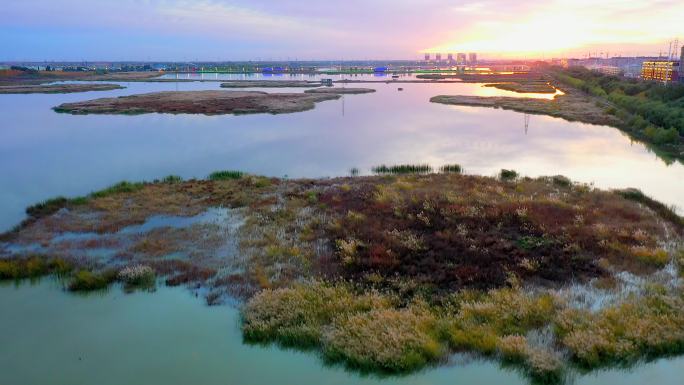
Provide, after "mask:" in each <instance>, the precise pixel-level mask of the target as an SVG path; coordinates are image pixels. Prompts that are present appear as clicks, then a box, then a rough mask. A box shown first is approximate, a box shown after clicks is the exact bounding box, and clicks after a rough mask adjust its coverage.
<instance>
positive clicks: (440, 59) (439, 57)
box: [435, 53, 442, 62]
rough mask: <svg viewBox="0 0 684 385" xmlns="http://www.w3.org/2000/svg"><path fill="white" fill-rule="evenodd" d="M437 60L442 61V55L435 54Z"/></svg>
mask: <svg viewBox="0 0 684 385" xmlns="http://www.w3.org/2000/svg"><path fill="white" fill-rule="evenodd" d="M435 60H436V61H438V62H440V61H442V54H441V53H438V54H435Z"/></svg>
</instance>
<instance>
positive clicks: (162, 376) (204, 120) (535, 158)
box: [0, 75, 684, 385]
mask: <svg viewBox="0 0 684 385" xmlns="http://www.w3.org/2000/svg"><path fill="white" fill-rule="evenodd" d="M188 76H189V77H192V76H200V75H188ZM202 76H207V75H202ZM209 76H212V75H209ZM216 77H218V78H219V79H225V80H230V79H240V78H242V76H241V75H216ZM319 77H320V76H319ZM323 77H331V78H334V79H338V78H352V79H354V78H358V79H374V80H378V79H379V80H388V79H387V78H382V77H376V76H373V75H359V76H358V77H350V76H348V75H346V76H323ZM263 78H270V79H274V80H278V79H283V78H284V79H292V78H291V77H289V76H284V77H278V76H272V77H264V76H262V75H254V76H251V77H249V79H255V80H258V79H263ZM295 78H296V77H295ZM302 78H303V79H305V80H306V79H309V80H312V78H311V77H308V76H306V75H304V76H303V77H302ZM313 79H316V77H314V78H313ZM205 80H206V79H205ZM121 84H123V85H125V86H127V87H128V88H127V89H124V90H114V91H106V92H89V93H82V94H65V95H0V113H1V114H2V117H3V124H2V126H1V127H0V165H1V166H0V186H2V187H1V188H0V231H2V230H6V229H9V228H10V227H11V226H13V225H15V224H16V223H18V222H19V221H20V220H21V219H22V218H23V216H24V214H23V210H24V207H26V206H27V205H30V204H33V203H35V202H37V201H39V200H43V199H46V198H50V197H53V196H56V195H67V196H74V195H82V194H86V193H88V192H90V191H92V190H96V189H100V188H102V187H105V186H107V185H110V184H113V183H115V182H117V181H119V180H123V179H128V180H143V179H148V180H149V179H154V178H158V177H162V176H165V175H168V174H178V175H181V176H183V177H186V178H189V177H204V176H206V175H208V174H209V173H210V172H212V171H215V170H219V169H239V170H244V171H247V172H252V173H257V174H264V175H270V176H285V175H287V176H289V177H321V176H337V175H346V174H348V170H349V169H350V168H352V167H358V168H360V169H361V171H362V172H363V173H368V172H369V171H370V168H371V167H372V166H374V165H378V164H381V163H386V164H393V163H407V162H420V163H423V162H427V163H430V164H432V165H433V166H435V167H438V166H440V165H442V164H446V163H459V164H461V165H463V166H464V167H465V169H466V171H467V172H469V173H477V174H484V175H493V174H494V173H496V172H497V171H498V170H499V169H501V168H513V169H516V170H519V171H521V172H522V173H523V174H526V175H530V176H536V175H553V174H565V175H567V176H569V177H571V178H573V179H575V180H578V181H582V182H587V183H595V184H596V185H597V186H599V187H605V188H622V187H637V188H640V189H642V190H643V191H645V192H646V193H647V194H649V195H652V196H654V197H655V198H657V199H659V200H661V201H664V202H666V203H668V204H675V205H678V206H680V207H684V183H682V181H684V166H682V164H681V163H674V164H670V165H668V164H666V163H665V162H663V161H662V160H660V159H659V158H657V157H656V156H655V155H654V154H653V153H651V152H649V150H648V149H647V148H646V147H645V146H643V145H641V144H638V143H633V142H631V141H630V140H629V139H628V138H627V137H626V136H625V135H624V134H622V133H621V132H620V131H618V130H617V129H614V128H610V127H601V126H593V125H587V124H581V123H571V122H566V121H563V120H560V119H555V118H550V117H543V116H532V117H531V119H530V124H529V127H528V128H527V129H526V128H525V124H524V122H525V119H524V115H523V114H519V113H516V112H511V111H502V110H494V109H482V108H471V107H454V106H444V105H438V104H431V103H429V102H428V100H429V98H430V97H432V96H435V95H438V94H462V95H506V96H519V95H517V94H514V93H511V92H507V91H502V90H497V89H494V88H484V87H482V86H481V85H478V84H410V83H407V84H385V83H373V84H360V85H349V87H372V88H375V89H377V91H378V92H377V93H375V94H367V95H351V96H345V97H344V98H342V99H341V100H338V101H328V102H323V103H321V104H319V105H317V107H316V109H314V110H312V111H307V112H303V113H296V114H287V115H267V114H265V115H249V116H230V115H227V116H211V117H209V116H201V115H160V114H148V115H141V116H105V115H99V116H98V115H90V116H72V115H66V114H57V113H54V112H53V111H52V110H51V107H53V106H56V105H58V104H60V103H64V102H70V101H79V100H86V99H91V98H97V97H109V96H121V95H130V94H135V93H140V92H153V91H162V90H200V89H218V88H219V83H218V82H202V83H199V82H198V83H121ZM338 86H339V85H338ZM398 87H402V88H403V89H404V90H403V91H398V90H397V88H398ZM264 91H268V92H303V89H301V88H297V89H265V90H264ZM537 96H542V95H537ZM546 97H548V96H546ZM155 220H156V221H161V222H163V220H165V218H152V221H155ZM104 251H106V250H104ZM0 308H1V309H3V310H2V312H0V330H2V333H0V373H2V374H1V376H0V378H1V379H0V382H1V383H2V384H3V385H4V384H8V385H14V384H22V385H30V384H45V383H50V384H70V385H74V384H92V383H98V384H121V383H127V384H146V385H149V384H157V383H159V384H162V383H163V384H187V383H201V384H281V385H287V384H309V383H310V384H352V383H353V384H374V383H384V384H387V383H392V384H395V383H397V384H402V383H405V384H450V385H454V384H456V385H457V384H493V383H505V384H526V383H527V380H526V379H525V378H524V377H522V376H521V375H520V374H518V373H517V372H515V371H510V370H504V369H501V368H500V367H499V366H498V365H497V364H496V363H493V362H489V361H474V362H471V363H468V364H464V365H451V366H446V367H440V368H436V369H429V370H426V371H423V372H420V373H416V374H414V375H411V376H408V377H400V378H391V379H385V380H382V379H379V378H377V377H373V376H371V377H362V376H360V375H358V374H356V373H349V372H347V371H345V370H343V369H342V368H340V367H326V366H324V365H322V364H321V361H320V360H319V359H318V358H317V357H316V356H315V354H312V353H299V352H293V351H288V350H282V349H278V348H275V347H254V346H247V345H244V344H242V341H241V336H240V332H239V329H238V326H237V322H238V313H237V311H236V310H235V309H233V308H231V307H228V306H223V307H217V308H208V307H206V306H204V305H203V303H202V301H201V300H198V299H196V298H194V297H193V296H192V294H191V293H190V292H189V291H187V290H185V289H182V288H160V289H159V290H158V291H157V292H156V293H155V294H148V293H136V294H132V295H124V294H122V293H121V292H120V291H119V290H111V291H109V292H107V293H105V294H101V295H100V294H96V295H91V296H85V297H84V296H75V295H71V294H68V293H65V292H63V291H61V290H60V287H59V285H58V284H57V283H56V282H54V281H50V280H44V281H42V282H41V283H39V284H37V285H33V286H31V285H22V286H19V287H14V286H12V285H3V286H0ZM682 372H684V358H678V359H673V360H659V361H656V362H654V363H650V364H645V365H640V366H638V367H635V368H633V369H630V370H608V371H602V372H597V373H594V374H591V375H588V376H579V375H578V377H577V379H576V380H575V381H574V383H577V384H597V385H598V384H602V385H605V384H608V385H610V384H620V385H630V384H643V383H651V382H652V383H657V384H659V385H668V384H681V378H680V377H681V373H682Z"/></svg>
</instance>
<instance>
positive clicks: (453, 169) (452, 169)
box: [439, 164, 463, 174]
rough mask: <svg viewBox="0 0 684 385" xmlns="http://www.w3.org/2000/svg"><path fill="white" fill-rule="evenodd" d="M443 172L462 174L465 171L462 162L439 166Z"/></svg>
mask: <svg viewBox="0 0 684 385" xmlns="http://www.w3.org/2000/svg"><path fill="white" fill-rule="evenodd" d="M439 171H441V172H443V173H452V174H460V173H462V172H463V167H461V165H460V164H445V165H444V166H442V167H440V168H439Z"/></svg>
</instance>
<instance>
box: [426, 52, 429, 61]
mask: <svg viewBox="0 0 684 385" xmlns="http://www.w3.org/2000/svg"><path fill="white" fill-rule="evenodd" d="M425 61H430V54H429V53H426V54H425Z"/></svg>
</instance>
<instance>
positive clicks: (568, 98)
mask: <svg viewBox="0 0 684 385" xmlns="http://www.w3.org/2000/svg"><path fill="white" fill-rule="evenodd" d="M430 101H431V102H433V103H441V104H450V105H459V106H474V107H492V108H502V109H504V110H513V111H517V112H524V113H527V114H540V115H549V116H554V117H557V118H563V119H565V120H569V121H578V122H583V123H591V124H602V125H608V126H617V125H619V124H620V123H621V122H620V120H619V119H618V118H617V117H615V116H613V115H610V114H606V113H605V111H604V109H603V108H602V107H601V106H598V105H596V103H594V102H593V101H592V100H591V99H589V98H587V97H585V96H584V95H583V94H582V93H580V92H579V91H573V90H566V91H565V94H564V95H558V96H556V97H555V98H553V99H537V98H518V97H511V96H465V95H453V96H450V95H438V96H435V97H432V98H431V99H430Z"/></svg>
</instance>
